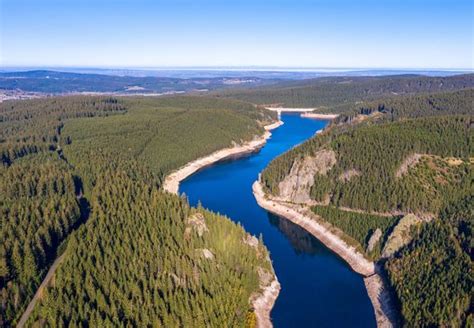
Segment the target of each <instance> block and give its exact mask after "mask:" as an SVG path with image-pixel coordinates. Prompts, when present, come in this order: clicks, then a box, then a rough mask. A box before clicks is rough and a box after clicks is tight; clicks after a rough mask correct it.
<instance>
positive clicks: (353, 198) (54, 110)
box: [0, 74, 474, 327]
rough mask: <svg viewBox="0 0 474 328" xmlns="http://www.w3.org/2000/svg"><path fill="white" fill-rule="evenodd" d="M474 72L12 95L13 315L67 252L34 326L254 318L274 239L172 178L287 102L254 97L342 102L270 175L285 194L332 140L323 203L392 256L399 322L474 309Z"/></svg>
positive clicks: (2, 287) (9, 272) (349, 233)
mask: <svg viewBox="0 0 474 328" xmlns="http://www.w3.org/2000/svg"><path fill="white" fill-rule="evenodd" d="M472 87H473V80H472V74H471V75H462V76H455V77H447V78H428V77H419V76H400V77H385V78H381V77H378V78H365V77H360V78H322V79H317V80H311V81H306V82H301V81H298V82H283V83H280V84H279V85H277V86H270V87H265V88H262V89H258V88H257V89H254V90H250V89H249V90H240V91H239V90H238V89H234V90H227V91H220V92H215V93H213V95H212V97H202V96H170V97H159V98H150V97H106V96H67V97H48V98H43V99H35V100H22V101H6V102H3V103H1V104H0V153H1V159H2V166H1V167H0V210H1V213H2V225H1V226H0V230H1V231H0V232H1V236H2V240H1V241H2V242H1V244H0V300H1V302H0V323H1V325H2V326H5V327H11V326H15V325H16V324H17V323H18V320H19V319H20V317H21V315H22V314H23V313H24V311H25V309H26V306H27V305H28V303H29V302H30V301H31V299H32V298H33V296H34V294H35V292H36V291H37V289H38V287H39V286H40V284H41V282H42V281H43V279H44V278H45V276H46V274H47V272H48V270H49V269H50V267H51V266H52V265H53V263H54V264H55V265H57V269H56V271H55V273H54V276H53V279H52V280H51V281H50V282H49V284H48V285H47V286H46V287H47V288H46V289H44V290H43V291H42V294H41V295H40V298H39V299H38V302H37V303H36V306H35V307H34V309H33V311H32V313H31V315H30V316H29V319H28V321H27V322H26V325H27V326H37V325H39V326H50V327H63V326H71V327H116V326H127V327H128V326H129V327H190V326H191V327H203V326H209V327H220V326H222V323H223V322H225V323H226V325H227V326H229V327H253V326H255V322H256V316H255V313H254V312H253V308H252V305H251V302H250V300H251V299H253V298H254V297H255V295H257V294H258V293H259V291H260V290H261V287H262V276H267V277H268V276H269V275H273V274H274V273H273V268H272V265H271V262H270V258H269V253H268V251H267V249H266V248H265V246H264V244H263V240H262V239H260V240H259V242H258V243H256V244H255V243H249V242H248V240H249V238H250V236H249V235H248V234H247V233H246V232H245V231H244V229H243V228H242V227H241V226H239V225H237V224H235V223H233V222H232V221H230V220H228V219H226V218H225V217H222V216H220V215H218V214H215V213H212V212H210V211H208V210H206V209H204V208H202V207H201V206H198V207H197V208H193V207H190V206H189V204H188V202H187V200H186V198H185V197H179V196H176V195H172V194H169V193H166V192H164V191H163V190H162V188H161V186H162V181H163V179H164V177H165V176H166V175H167V174H169V173H170V172H172V171H173V170H175V169H177V168H179V167H181V166H182V165H184V164H186V163H188V162H189V161H192V160H194V159H196V158H199V157H202V156H205V155H207V154H210V153H212V152H214V151H216V150H219V149H222V148H225V147H229V146H232V145H235V144H241V143H244V142H246V141H250V140H252V139H253V138H255V136H259V135H261V134H262V133H263V132H264V127H263V126H264V125H266V124H270V123H272V122H275V120H276V119H277V117H276V113H274V112H270V111H267V110H265V109H263V108H262V107H261V106H260V105H255V104H272V105H275V104H277V105H284V106H306V105H311V106H315V107H318V110H319V111H333V112H337V113H340V116H339V117H338V118H337V119H335V120H333V121H332V122H331V123H330V124H329V125H328V127H327V128H326V129H325V130H324V131H323V132H322V133H319V134H317V135H316V136H314V137H313V138H311V139H309V140H307V141H306V142H304V143H303V144H301V145H299V146H297V147H295V148H293V149H291V150H290V151H289V152H287V153H285V154H283V155H281V156H279V157H278V158H276V159H275V160H273V161H272V162H271V163H270V164H269V165H268V167H267V168H266V169H265V170H264V171H263V172H262V175H261V181H262V183H263V185H264V188H265V189H266V191H267V192H268V193H271V194H273V195H279V193H280V183H281V182H282V181H283V180H284V179H285V178H286V177H287V176H288V175H289V174H290V172H291V171H292V167H293V166H294V165H295V163H298V162H299V161H301V160H303V159H305V158H307V157H311V156H317V154H318V153H319V152H320V151H321V150H324V151H326V153H327V152H330V153H333V154H334V158H335V161H334V164H333V165H332V166H331V167H329V168H328V170H327V172H326V173H325V174H322V173H316V174H315V175H314V183H313V184H312V186H311V188H310V189H309V190H308V193H309V197H310V199H311V202H310V203H309V204H310V205H311V210H312V211H313V212H314V213H315V214H317V215H318V216H319V217H321V218H322V219H323V220H325V221H326V222H327V223H328V224H330V225H331V226H332V227H334V228H335V229H336V230H337V231H338V232H340V233H341V234H342V237H343V238H344V239H345V240H346V241H347V242H349V244H351V245H353V246H354V247H356V248H357V249H358V250H359V251H360V252H362V253H363V254H364V255H366V256H367V257H368V258H369V259H372V260H375V261H378V263H379V264H380V265H381V267H383V268H384V272H385V275H386V277H387V280H388V281H389V282H390V285H391V287H392V288H393V291H394V294H395V296H396V298H397V304H398V306H399V310H400V311H399V312H400V314H401V318H400V323H401V324H402V325H404V326H406V327H415V326H416V327H418V326H420V327H432V326H469V325H472V322H473V317H472V305H471V304H472V288H473V285H474V280H473V278H472V277H473V274H472V272H473V265H472V263H473V262H472V225H473V223H474V214H473V208H472V204H473V200H472V195H473V193H474V187H473V177H474V170H473V158H474V149H473V141H474V134H473V129H472V128H473V124H474V117H473V105H472V104H473V103H474V90H473V89H472ZM395 93H396V94H395ZM233 97H234V98H236V99H232V98H233ZM240 99H245V100H247V101H252V102H254V103H255V104H252V103H247V102H245V101H242V100H240ZM408 214H410V215H414V216H415V217H416V218H418V220H415V221H410V220H411V219H410V220H409V219H407V217H408V216H409V215H408ZM409 221H410V222H412V223H409V224H408V228H406V226H405V230H403V229H402V227H401V226H402V223H403V225H404V224H407V223H406V222H409ZM413 222H415V223H413ZM398 230H400V231H402V233H401V237H400V233H399V236H398V237H397V238H398V241H396V242H395V245H396V246H393V245H394V240H397V238H392V237H393V235H394V234H395V231H398ZM374 236H376V237H377V238H375V237H374ZM400 238H401V240H402V241H403V242H402V243H401V244H400ZM254 240H256V239H254ZM397 243H399V244H397ZM389 244H390V245H389ZM388 246H390V247H388ZM394 247H395V248H394ZM387 249H395V250H394V251H392V252H388V251H387ZM263 280H265V279H263Z"/></svg>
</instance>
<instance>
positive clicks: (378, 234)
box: [367, 228, 382, 253]
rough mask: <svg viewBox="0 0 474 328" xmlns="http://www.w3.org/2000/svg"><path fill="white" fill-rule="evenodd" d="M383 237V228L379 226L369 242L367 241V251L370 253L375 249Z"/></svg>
mask: <svg viewBox="0 0 474 328" xmlns="http://www.w3.org/2000/svg"><path fill="white" fill-rule="evenodd" d="M381 237H382V230H380V228H377V229H376V230H375V231H374V233H373V234H372V235H371V236H370V239H369V242H368V243H367V252H368V253H370V252H372V250H373V249H374V247H375V245H377V243H378V242H379V241H380V238H381Z"/></svg>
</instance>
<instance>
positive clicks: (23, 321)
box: [16, 253, 66, 328]
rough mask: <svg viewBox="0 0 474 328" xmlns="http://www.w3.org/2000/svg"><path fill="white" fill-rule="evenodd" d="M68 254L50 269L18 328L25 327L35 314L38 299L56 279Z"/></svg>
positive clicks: (57, 260)
mask: <svg viewBox="0 0 474 328" xmlns="http://www.w3.org/2000/svg"><path fill="white" fill-rule="evenodd" d="M65 255H66V253H64V254H62V255H61V256H60V257H58V258H57V259H56V260H55V261H54V263H53V265H52V266H51V267H50V268H49V271H48V273H47V274H46V277H44V279H43V282H42V283H41V285H40V286H39V287H38V290H37V291H36V293H35V296H33V298H32V299H31V301H30V303H29V304H28V306H27V307H26V310H25V312H23V315H22V316H21V318H20V321H18V324H17V325H16V327H17V328H23V327H24V326H25V323H26V322H27V321H28V318H29V317H30V315H31V312H33V309H34V308H35V305H36V302H37V301H38V299H40V298H41V295H42V294H43V290H44V289H45V288H46V287H48V285H49V283H50V282H51V279H52V278H53V277H54V273H55V272H56V269H57V268H58V266H59V264H61V262H62V261H63V260H64V257H65Z"/></svg>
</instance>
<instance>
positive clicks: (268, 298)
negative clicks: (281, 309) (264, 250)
mask: <svg viewBox="0 0 474 328" xmlns="http://www.w3.org/2000/svg"><path fill="white" fill-rule="evenodd" d="M280 289H281V286H280V282H279V281H278V278H277V276H276V274H275V278H274V279H273V280H272V282H271V283H270V285H268V286H266V287H265V288H264V289H263V291H262V292H261V293H260V294H259V296H258V297H257V298H255V299H253V300H252V306H253V308H254V311H255V316H256V317H257V327H258V328H272V327H273V323H272V320H271V318H270V312H271V311H272V309H273V306H274V305H275V302H276V299H277V298H278V294H280Z"/></svg>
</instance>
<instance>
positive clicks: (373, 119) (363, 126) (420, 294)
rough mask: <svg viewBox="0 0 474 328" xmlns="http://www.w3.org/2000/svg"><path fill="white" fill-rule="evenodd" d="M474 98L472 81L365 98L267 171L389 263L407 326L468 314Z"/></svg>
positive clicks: (464, 318) (290, 197)
mask: <svg viewBox="0 0 474 328" xmlns="http://www.w3.org/2000/svg"><path fill="white" fill-rule="evenodd" d="M473 103H474V92H473V90H472V89H468V90H462V91H453V92H442V93H430V94H424V95H415V96H414V95H407V96H400V97H396V98H394V97H390V98H386V99H378V100H377V101H374V102H370V103H361V105H360V108H359V109H357V110H355V111H351V112H348V113H346V114H343V115H342V116H340V117H339V118H338V119H337V120H335V121H334V122H333V123H332V124H331V125H330V127H329V128H328V129H326V130H325V131H324V132H323V133H320V134H318V135H317V136H315V137H313V138H311V139H310V140H308V141H307V142H305V143H303V144H302V145H300V146H298V147H296V148H294V149H292V150H291V151H289V152H288V153H286V154H283V155H282V156H280V157H278V158H277V159H275V160H274V161H272V162H271V163H270V164H269V166H268V167H267V168H266V169H265V170H264V171H263V172H262V174H261V180H260V181H261V183H262V185H263V187H264V188H265V189H266V192H267V193H269V194H271V195H273V197H276V199H282V200H285V201H289V202H291V203H299V204H301V205H303V206H306V207H307V208H310V209H311V210H312V212H313V213H315V214H317V215H318V216H319V217H321V218H322V219H324V220H325V222H326V223H329V224H330V225H331V226H332V227H334V229H335V230H337V231H339V232H340V233H341V236H342V238H343V239H345V241H346V242H348V243H349V244H350V245H353V246H355V247H356V248H357V249H359V251H360V252H362V253H363V254H365V255H366V256H367V257H368V258H371V259H374V260H378V261H379V262H380V264H382V265H383V264H384V263H385V268H386V270H387V273H388V277H389V280H390V282H391V284H392V285H393V286H394V290H395V292H396V294H397V296H398V300H399V302H400V310H401V313H402V316H403V322H404V325H406V326H408V327H411V326H431V325H434V326H440V325H441V326H443V325H447V326H451V325H454V326H458V325H461V324H466V323H468V322H471V320H472V317H471V316H469V313H470V311H471V310H470V300H471V296H470V288H471V287H472V284H473V280H472V269H473V267H472V257H471V256H472V249H471V248H470V246H469V245H468V244H466V243H465V240H471V239H472V224H473V222H474V215H473V212H472V209H471V207H472V206H470V204H469V203H470V202H471V203H472V199H470V198H469V196H470V195H472V193H473V192H474V187H473V184H472V181H473V177H474V170H473V158H474V148H473V140H474V131H473V122H474V116H473V115H474V109H473V107H472V104H473ZM459 208H461V209H463V210H462V211H461V210H457V209H459ZM413 215H414V216H413ZM402 218H403V219H402ZM448 240H452V242H448V243H447V241H448ZM435 249H436V252H435V251H433V250H435ZM420 258H422V259H423V260H422V261H418V259H420ZM415 259H416V260H415ZM435 286H438V289H436V287H435ZM448 286H456V287H455V288H450V287H448ZM439 287H441V288H439ZM435 290H436V291H435ZM440 300H442V301H440ZM440 302H441V303H440Z"/></svg>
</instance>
